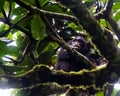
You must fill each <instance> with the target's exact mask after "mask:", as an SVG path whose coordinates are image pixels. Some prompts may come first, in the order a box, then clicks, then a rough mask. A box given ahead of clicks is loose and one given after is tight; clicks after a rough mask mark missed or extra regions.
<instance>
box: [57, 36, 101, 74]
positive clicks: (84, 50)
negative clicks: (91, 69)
mask: <svg viewBox="0 0 120 96" xmlns="http://www.w3.org/2000/svg"><path fill="white" fill-rule="evenodd" d="M67 44H68V45H69V46H70V47H71V48H72V49H75V50H77V51H78V52H80V53H81V54H83V55H85V56H86V57H87V58H88V59H89V60H90V61H91V62H93V63H95V64H96V65H101V64H102V57H101V56H100V55H98V52H97V51H95V49H94V48H93V46H92V45H91V44H90V42H88V41H87V40H86V39H85V38H84V37H83V36H76V37H75V38H74V39H73V40H70V41H69V42H68V43H67ZM85 68H86V69H87V68H88V66H86V65H85V64H84V63H83V62H82V60H81V59H80V58H79V57H78V56H76V55H75V53H72V52H70V51H68V50H66V49H64V48H60V50H59V52H58V61H57V65H56V66H55V69H56V70H64V71H66V72H69V71H79V70H81V69H85Z"/></svg>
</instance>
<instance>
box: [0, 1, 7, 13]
mask: <svg viewBox="0 0 120 96" xmlns="http://www.w3.org/2000/svg"><path fill="white" fill-rule="evenodd" d="M5 1H6V0H0V12H1V11H2V9H3V6H4V4H5Z"/></svg>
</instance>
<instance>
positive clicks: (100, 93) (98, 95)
mask: <svg viewBox="0 0 120 96" xmlns="http://www.w3.org/2000/svg"><path fill="white" fill-rule="evenodd" d="M96 96H104V92H103V91H100V92H97V94H96Z"/></svg>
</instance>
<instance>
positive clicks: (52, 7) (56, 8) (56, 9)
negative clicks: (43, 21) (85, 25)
mask: <svg viewBox="0 0 120 96" xmlns="http://www.w3.org/2000/svg"><path fill="white" fill-rule="evenodd" d="M44 9H45V10H47V11H52V12H59V13H63V11H62V10H61V9H60V8H59V6H58V5H49V6H46V7H44Z"/></svg>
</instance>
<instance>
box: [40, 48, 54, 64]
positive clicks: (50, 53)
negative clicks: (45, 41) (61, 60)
mask: <svg viewBox="0 0 120 96" xmlns="http://www.w3.org/2000/svg"><path fill="white" fill-rule="evenodd" d="M54 54H55V50H51V51H47V52H45V53H42V54H41V55H40V56H39V63H41V64H48V63H49V62H50V60H51V58H52V56H53V55H54Z"/></svg>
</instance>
